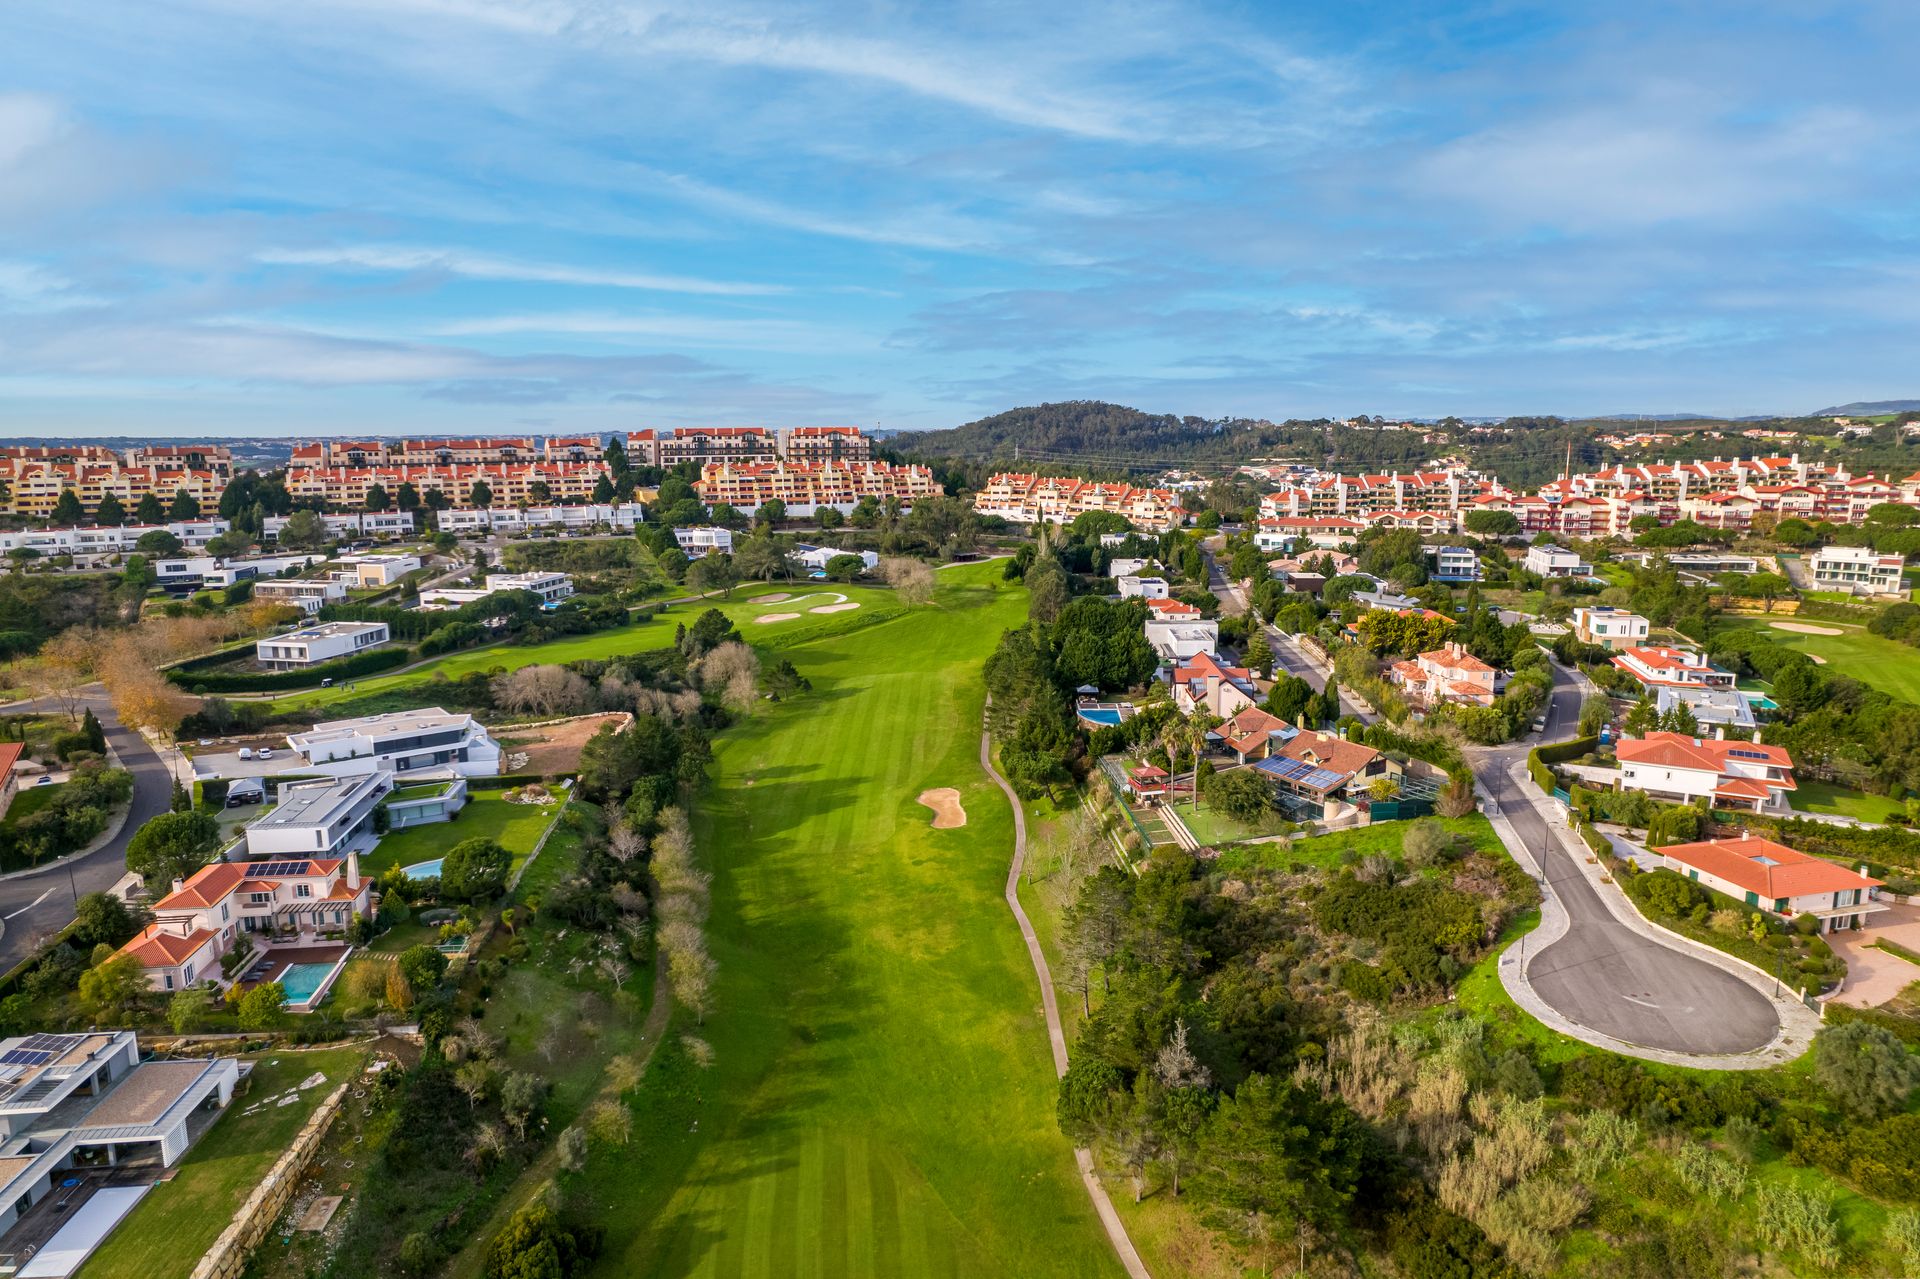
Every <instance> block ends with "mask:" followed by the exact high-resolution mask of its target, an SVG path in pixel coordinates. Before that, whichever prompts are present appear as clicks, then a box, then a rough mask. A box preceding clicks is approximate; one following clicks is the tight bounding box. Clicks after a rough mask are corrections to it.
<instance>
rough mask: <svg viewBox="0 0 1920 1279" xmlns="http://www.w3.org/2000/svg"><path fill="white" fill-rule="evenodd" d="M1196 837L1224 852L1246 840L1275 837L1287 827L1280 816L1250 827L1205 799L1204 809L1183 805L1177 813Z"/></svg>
mask: <svg viewBox="0 0 1920 1279" xmlns="http://www.w3.org/2000/svg"><path fill="white" fill-rule="evenodd" d="M1175 811H1176V812H1177V813H1178V814H1179V817H1180V820H1181V822H1182V823H1184V824H1185V825H1186V828H1187V829H1188V830H1190V831H1192V832H1193V837H1194V838H1195V839H1197V840H1199V841H1200V842H1201V843H1202V844H1203V845H1205V846H1207V847H1210V848H1221V847H1224V846H1226V845H1228V844H1236V843H1239V842H1240V841H1242V840H1247V839H1258V838H1259V837H1260V836H1262V835H1271V834H1273V833H1274V832H1275V831H1276V830H1278V829H1279V828H1280V826H1281V825H1282V824H1283V823H1284V821H1285V819H1284V818H1282V817H1281V816H1280V814H1279V813H1275V814H1274V815H1273V816H1272V817H1271V818H1269V819H1267V820H1266V821H1262V822H1254V823H1251V824H1250V823H1247V822H1242V821H1237V820H1235V819H1234V818H1232V817H1229V816H1227V814H1226V813H1225V812H1223V811H1222V810H1220V809H1218V808H1215V807H1214V806H1213V805H1212V804H1209V803H1208V802H1207V801H1206V800H1205V799H1204V798H1203V799H1202V800H1201V801H1200V807H1199V808H1195V807H1194V806H1193V805H1192V804H1190V803H1187V802H1184V801H1183V802H1181V803H1180V804H1179V806H1178V807H1177V808H1176V810H1175Z"/></svg>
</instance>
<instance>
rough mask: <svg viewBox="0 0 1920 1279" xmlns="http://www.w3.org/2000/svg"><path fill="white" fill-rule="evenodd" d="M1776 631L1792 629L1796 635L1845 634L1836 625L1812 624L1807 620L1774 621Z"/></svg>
mask: <svg viewBox="0 0 1920 1279" xmlns="http://www.w3.org/2000/svg"><path fill="white" fill-rule="evenodd" d="M1773 629H1774V630H1776V631H1792V632H1793V633H1794V634H1796V635H1845V634H1846V632H1845V631H1843V630H1841V629H1840V628H1839V627H1837V626H1814V625H1811V624H1810V623H1807V622H1775V623H1773Z"/></svg>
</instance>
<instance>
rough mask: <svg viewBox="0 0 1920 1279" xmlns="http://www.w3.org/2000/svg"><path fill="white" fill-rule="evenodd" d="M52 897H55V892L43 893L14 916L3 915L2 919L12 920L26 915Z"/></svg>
mask: <svg viewBox="0 0 1920 1279" xmlns="http://www.w3.org/2000/svg"><path fill="white" fill-rule="evenodd" d="M51 896H53V890H52V889H51V888H49V889H48V890H47V891H46V892H44V893H41V894H40V895H39V896H38V897H36V898H34V899H33V900H32V901H30V902H28V903H27V904H26V905H24V906H22V907H21V908H20V909H19V910H16V911H14V912H13V915H3V916H0V919H12V918H13V917H14V915H24V914H26V913H27V912H28V911H30V910H32V909H33V908H34V907H35V906H38V905H39V904H40V903H41V902H43V901H45V900H47V898H49V897H51Z"/></svg>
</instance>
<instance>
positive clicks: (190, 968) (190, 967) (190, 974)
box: [186, 964, 193, 986]
mask: <svg viewBox="0 0 1920 1279" xmlns="http://www.w3.org/2000/svg"><path fill="white" fill-rule="evenodd" d="M186 978H187V985H189V986H191V985H193V965H192V964H188V965H187V971H186Z"/></svg>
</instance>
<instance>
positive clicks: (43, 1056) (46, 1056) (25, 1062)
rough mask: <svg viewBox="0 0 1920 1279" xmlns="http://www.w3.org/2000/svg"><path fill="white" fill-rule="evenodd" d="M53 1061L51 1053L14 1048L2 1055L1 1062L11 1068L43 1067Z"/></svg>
mask: <svg viewBox="0 0 1920 1279" xmlns="http://www.w3.org/2000/svg"><path fill="white" fill-rule="evenodd" d="M52 1060H53V1054H52V1053H50V1052H36V1051H33V1050H31V1049H27V1048H14V1049H10V1050H9V1051H7V1052H6V1053H0V1062H3V1063H5V1064H6V1065H9V1066H41V1065H45V1064H46V1063H47V1062H49V1061H52Z"/></svg>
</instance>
